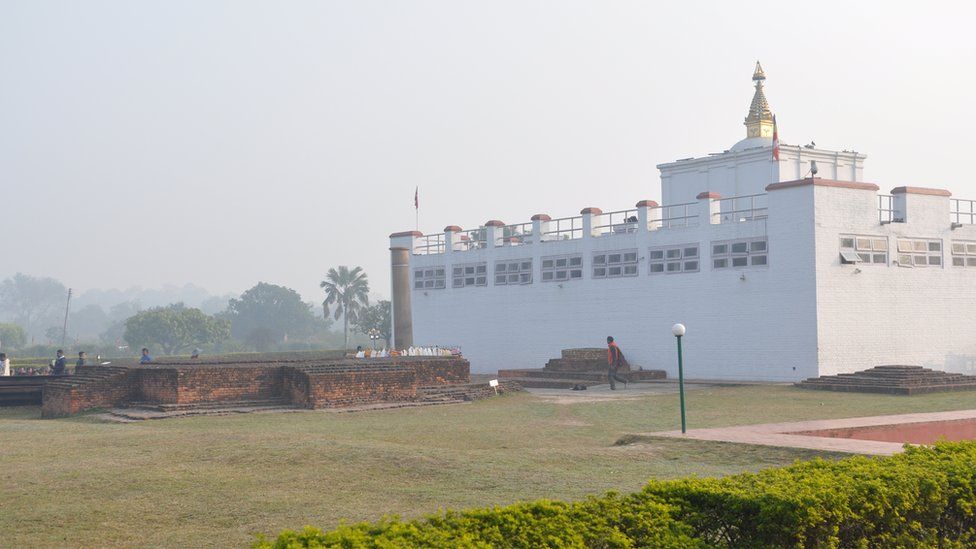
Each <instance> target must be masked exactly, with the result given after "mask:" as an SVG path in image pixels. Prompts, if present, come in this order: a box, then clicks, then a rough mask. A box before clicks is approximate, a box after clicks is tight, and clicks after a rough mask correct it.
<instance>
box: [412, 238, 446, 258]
mask: <svg viewBox="0 0 976 549" xmlns="http://www.w3.org/2000/svg"><path fill="white" fill-rule="evenodd" d="M417 240H419V242H418V243H417V245H416V246H414V248H413V253H414V255H434V254H442V253H444V251H445V249H446V247H445V243H446V240H445V239H444V233H438V234H425V235H424V236H421V237H420V238H418V239H417Z"/></svg>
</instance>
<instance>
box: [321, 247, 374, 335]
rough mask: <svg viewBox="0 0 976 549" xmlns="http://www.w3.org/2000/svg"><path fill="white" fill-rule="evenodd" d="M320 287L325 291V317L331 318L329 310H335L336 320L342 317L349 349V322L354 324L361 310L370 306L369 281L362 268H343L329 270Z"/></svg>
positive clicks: (323, 305) (323, 308)
mask: <svg viewBox="0 0 976 549" xmlns="http://www.w3.org/2000/svg"><path fill="white" fill-rule="evenodd" d="M319 287H321V288H323V289H324V290H325V301H323V302H322V311H323V312H324V313H325V316H326V317H328V316H329V309H330V308H333V307H334V309H333V315H334V318H335V319H336V320H339V317H340V316H341V317H342V324H343V326H342V332H343V341H344V343H343V344H344V345H345V349H348V348H349V321H350V320H352V321H353V322H355V321H356V319H357V318H358V317H359V313H360V311H361V310H363V309H364V308H366V307H367V306H369V280H368V279H367V278H366V273H365V272H363V268H362V267H356V268H355V269H353V270H351V271H350V270H349V267H346V266H341V267H339V268H338V270H336V269H335V268H332V269H329V272H328V273H327V274H326V275H325V280H323V281H322V282H320V283H319Z"/></svg>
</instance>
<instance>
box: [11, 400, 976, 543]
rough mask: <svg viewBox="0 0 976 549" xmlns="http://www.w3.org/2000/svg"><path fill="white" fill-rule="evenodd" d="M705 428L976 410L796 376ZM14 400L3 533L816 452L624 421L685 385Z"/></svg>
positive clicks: (58, 534)
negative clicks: (62, 409)
mask: <svg viewBox="0 0 976 549" xmlns="http://www.w3.org/2000/svg"><path fill="white" fill-rule="evenodd" d="M688 406H689V412H688V422H689V425H690V426H691V427H705V426H721V425H738V424H746V423H760V422H769V421H791V420H803V419H814V418H838V417H853V416H865V415H878V414H888V413H905V412H916V411H941V410H953V409H969V408H976V394H972V393H950V394H941V395H926V396H919V397H895V396H881V395H857V394H841V393H822V392H809V391H803V390H799V389H795V388H792V387H786V386H744V387H727V388H715V389H700V390H696V391H692V392H690V393H689V394H688ZM39 415H40V411H39V409H38V408H33V407H31V408H6V409H3V408H0V533H2V534H0V546H10V547H50V546H89V547H95V546H98V547H113V546H170V547H172V546H183V547H210V546H214V547H216V546H219V547H226V546H246V545H247V544H249V543H250V542H251V541H252V540H253V534H255V533H257V532H266V533H275V532H277V531H278V530H280V529H282V528H299V527H301V526H302V525H304V524H313V525H316V526H321V527H325V528H328V527H331V526H334V525H336V524H337V523H339V521H341V520H347V521H360V520H376V519H378V518H380V517H381V516H382V515H384V514H390V513H395V514H399V515H401V516H405V517H414V516H417V515H420V514H424V513H428V512H433V511H436V510H437V509H438V508H445V507H472V506H487V505H494V504H504V503H510V502H514V501H517V500H529V499H536V498H542V497H546V498H557V499H576V498H581V497H583V496H585V495H587V494H597V493H601V492H603V491H605V490H608V489H616V490H621V491H632V490H636V489H638V488H639V487H640V486H641V485H642V484H643V483H644V482H645V481H646V480H648V479H650V478H673V477H677V476H684V475H725V474H730V473H735V472H740V471H746V470H756V469H759V468H763V467H768V466H773V465H781V464H787V463H790V462H792V461H794V460H796V459H804V458H809V457H811V456H814V455H817V454H816V453H814V452H807V451H797V450H787V449H775V448H767V447H754V446H739V445H730V444H723V443H708V442H694V441H681V440H664V439H657V440H652V441H651V442H649V443H647V442H645V443H641V444H617V443H618V442H619V441H620V440H621V439H623V440H626V438H625V435H627V434H631V433H646V432H649V431H656V430H666V429H674V428H676V427H677V397H676V395H672V394H667V395H649V396H643V397H639V398H635V399H632V400H615V401H610V402H606V401H604V402H576V403H568V404H561V403H555V402H552V401H547V400H544V399H541V398H539V397H536V396H533V395H529V394H516V395H510V396H503V397H499V398H495V399H490V400H487V401H481V402H477V403H474V404H466V405H455V406H434V407H425V408H413V409H402V410H390V411H374V412H358V413H349V414H334V413H327V412H300V413H286V414H248V415H237V416H222V417H195V418H186V419H170V420H163V421H145V422H140V423H134V424H121V425H120V424H111V423H102V422H99V421H97V420H96V419H95V418H92V417H85V416H83V417H76V418H71V419H61V420H40V419H39Z"/></svg>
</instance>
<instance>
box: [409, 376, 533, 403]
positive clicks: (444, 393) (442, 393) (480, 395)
mask: <svg viewBox="0 0 976 549" xmlns="http://www.w3.org/2000/svg"><path fill="white" fill-rule="evenodd" d="M496 389H497V391H496ZM521 390H522V385H520V384H519V383H517V382H515V381H512V380H507V379H506V380H499V383H498V387H497V388H492V387H491V386H490V385H488V384H487V383H458V384H453V385H435V386H428V387H420V388H418V389H417V396H418V397H419V398H420V400H421V401H423V402H439V401H445V402H446V401H454V402H469V401H472V400H481V399H484V398H489V397H493V396H495V395H496V394H499V395H500V394H505V393H511V392H516V391H521Z"/></svg>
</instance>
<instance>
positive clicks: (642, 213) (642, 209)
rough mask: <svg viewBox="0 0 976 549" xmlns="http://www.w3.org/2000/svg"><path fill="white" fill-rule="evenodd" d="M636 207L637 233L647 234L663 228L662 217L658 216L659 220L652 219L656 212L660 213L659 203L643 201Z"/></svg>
mask: <svg viewBox="0 0 976 549" xmlns="http://www.w3.org/2000/svg"><path fill="white" fill-rule="evenodd" d="M635 207H636V208H637V232H639V233H646V232H647V231H654V230H657V229H660V228H661V216H660V215H658V216H657V219H654V218H653V217H652V214H654V212H655V211H659V210H658V207H659V205H658V203H657V202H655V201H653V200H641V201H640V202H638V203H637V205H636V206H635Z"/></svg>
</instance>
